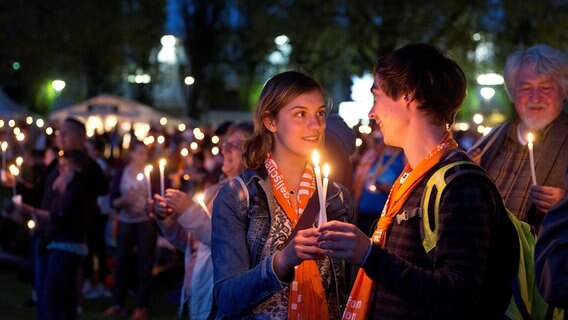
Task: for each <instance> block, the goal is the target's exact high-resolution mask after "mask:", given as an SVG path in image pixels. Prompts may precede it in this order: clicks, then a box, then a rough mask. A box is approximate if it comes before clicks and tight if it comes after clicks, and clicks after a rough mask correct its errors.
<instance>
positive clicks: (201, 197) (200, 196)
mask: <svg viewBox="0 0 568 320" xmlns="http://www.w3.org/2000/svg"><path fill="white" fill-rule="evenodd" d="M195 198H196V199H197V201H199V202H200V203H205V195H204V194H203V192H200V193H198V194H196V195H195Z"/></svg>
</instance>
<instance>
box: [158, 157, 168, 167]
mask: <svg viewBox="0 0 568 320" xmlns="http://www.w3.org/2000/svg"><path fill="white" fill-rule="evenodd" d="M159 164H160V169H163V168H164V167H165V166H166V159H164V158H162V159H160V163H159Z"/></svg>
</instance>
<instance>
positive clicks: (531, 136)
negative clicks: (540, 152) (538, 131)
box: [527, 132, 534, 144]
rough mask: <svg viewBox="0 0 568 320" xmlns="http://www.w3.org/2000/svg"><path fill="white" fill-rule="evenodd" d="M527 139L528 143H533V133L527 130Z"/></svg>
mask: <svg viewBox="0 0 568 320" xmlns="http://www.w3.org/2000/svg"><path fill="white" fill-rule="evenodd" d="M527 141H528V143H530V144H532V143H533V141H534V136H533V133H532V132H529V133H528V134H527Z"/></svg>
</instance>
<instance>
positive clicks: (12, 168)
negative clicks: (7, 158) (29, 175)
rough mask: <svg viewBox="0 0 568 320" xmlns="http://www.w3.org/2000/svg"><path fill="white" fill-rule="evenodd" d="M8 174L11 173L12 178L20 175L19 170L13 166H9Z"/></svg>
mask: <svg viewBox="0 0 568 320" xmlns="http://www.w3.org/2000/svg"><path fill="white" fill-rule="evenodd" d="M10 173H11V174H12V175H13V176H17V175H19V174H20V170H19V169H18V167H16V166H15V165H11V166H10Z"/></svg>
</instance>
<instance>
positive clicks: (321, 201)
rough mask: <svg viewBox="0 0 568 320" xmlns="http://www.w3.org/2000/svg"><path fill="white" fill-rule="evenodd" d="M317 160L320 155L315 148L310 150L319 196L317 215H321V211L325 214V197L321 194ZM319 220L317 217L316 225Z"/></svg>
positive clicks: (321, 188) (321, 186) (321, 187)
mask: <svg viewBox="0 0 568 320" xmlns="http://www.w3.org/2000/svg"><path fill="white" fill-rule="evenodd" d="M319 161H320V155H319V153H318V151H317V150H314V151H312V162H313V163H314V172H315V175H316V186H317V189H318V198H319V204H320V211H319V215H320V216H321V215H322V211H323V214H325V198H324V195H323V185H322V180H321V171H320V167H319ZM319 220H320V218H319V217H318V226H319Z"/></svg>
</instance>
